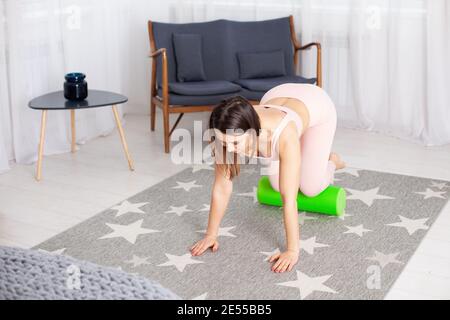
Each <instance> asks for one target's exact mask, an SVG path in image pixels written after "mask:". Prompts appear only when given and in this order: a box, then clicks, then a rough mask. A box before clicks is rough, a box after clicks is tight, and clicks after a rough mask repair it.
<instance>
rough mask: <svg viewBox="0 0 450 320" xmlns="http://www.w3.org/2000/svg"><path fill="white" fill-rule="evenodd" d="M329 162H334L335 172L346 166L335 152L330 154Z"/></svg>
mask: <svg viewBox="0 0 450 320" xmlns="http://www.w3.org/2000/svg"><path fill="white" fill-rule="evenodd" d="M329 160H331V161H333V162H334V164H335V165H336V170H339V169H343V168H345V166H346V164H345V162H344V161H342V160H341V157H340V156H339V155H338V154H337V153H335V152H332V153H330V158H329Z"/></svg>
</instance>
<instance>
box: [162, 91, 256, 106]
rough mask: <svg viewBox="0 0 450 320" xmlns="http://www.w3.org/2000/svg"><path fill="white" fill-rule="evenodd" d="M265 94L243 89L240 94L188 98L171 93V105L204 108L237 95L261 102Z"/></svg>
mask: <svg viewBox="0 0 450 320" xmlns="http://www.w3.org/2000/svg"><path fill="white" fill-rule="evenodd" d="M264 94H265V92H260V91H250V90H246V89H242V90H241V91H238V92H233V93H226V94H217V95H207V96H187V95H180V94H176V93H169V104H170V105H176V106H183V105H191V106H204V105H215V104H218V103H220V102H221V101H222V100H224V99H226V98H229V97H233V96H236V95H240V96H243V97H245V98H247V99H249V100H256V101H259V100H261V98H262V97H263V96H264ZM158 96H159V97H162V90H161V89H159V90H158Z"/></svg>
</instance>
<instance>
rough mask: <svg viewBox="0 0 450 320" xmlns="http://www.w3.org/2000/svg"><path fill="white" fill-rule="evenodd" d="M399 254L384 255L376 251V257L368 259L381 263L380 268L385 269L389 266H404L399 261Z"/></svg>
mask: <svg viewBox="0 0 450 320" xmlns="http://www.w3.org/2000/svg"><path fill="white" fill-rule="evenodd" d="M398 255H399V253H398V252H397V253H390V254H384V253H382V252H379V251H376V250H375V255H374V256H373V257H370V258H367V260H371V261H376V262H378V263H379V265H380V267H381V268H382V269H384V267H386V266H387V265H388V264H391V263H396V264H403V263H402V262H401V261H398V260H397V256H398Z"/></svg>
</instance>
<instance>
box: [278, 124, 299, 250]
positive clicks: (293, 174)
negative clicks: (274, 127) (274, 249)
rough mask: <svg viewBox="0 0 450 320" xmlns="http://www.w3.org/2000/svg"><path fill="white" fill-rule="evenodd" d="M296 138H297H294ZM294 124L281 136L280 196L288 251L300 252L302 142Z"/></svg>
mask: <svg viewBox="0 0 450 320" xmlns="http://www.w3.org/2000/svg"><path fill="white" fill-rule="evenodd" d="M294 137H295V138H294ZM296 137H298V133H297V130H296V128H295V127H293V123H290V124H289V125H288V126H287V127H286V129H285V130H283V135H282V136H280V145H279V147H280V152H279V154H280V175H279V176H280V182H279V186H280V194H281V198H282V200H283V214H284V225H285V229H286V239H287V250H292V251H295V252H298V251H299V240H300V231H299V223H298V209H297V195H298V189H299V184H300V162H301V155H300V140H299V139H298V138H296Z"/></svg>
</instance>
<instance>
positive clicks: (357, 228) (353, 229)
mask: <svg viewBox="0 0 450 320" xmlns="http://www.w3.org/2000/svg"><path fill="white" fill-rule="evenodd" d="M345 227H346V228H347V229H348V230H347V231H345V232H344V233H345V234H347V233H349V234H350V233H351V234H356V235H358V236H360V237H361V238H362V237H363V236H364V233H365V232H371V231H372V230H369V229H365V228H364V227H363V225H362V224H361V225H359V226H354V227H351V226H345Z"/></svg>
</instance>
